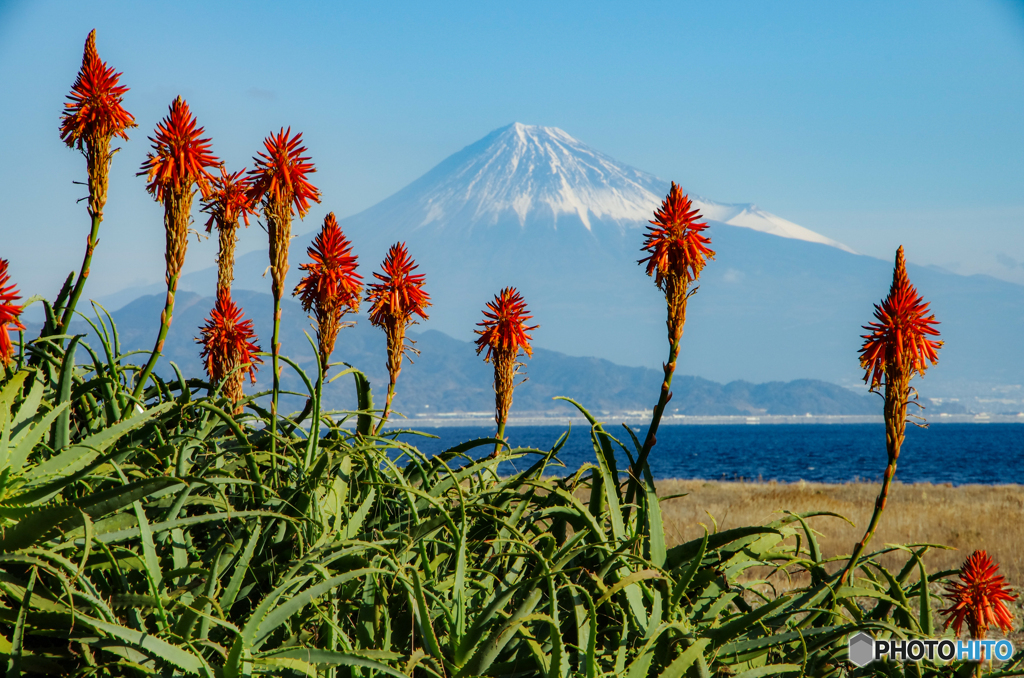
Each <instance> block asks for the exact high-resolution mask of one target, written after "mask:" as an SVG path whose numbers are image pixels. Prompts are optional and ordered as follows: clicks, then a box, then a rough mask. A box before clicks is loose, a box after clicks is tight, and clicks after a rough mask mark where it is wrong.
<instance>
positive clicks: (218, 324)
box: [196, 290, 263, 402]
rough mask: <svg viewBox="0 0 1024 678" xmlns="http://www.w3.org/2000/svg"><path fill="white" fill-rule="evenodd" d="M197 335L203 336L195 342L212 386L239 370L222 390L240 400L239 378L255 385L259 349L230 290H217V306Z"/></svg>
mask: <svg viewBox="0 0 1024 678" xmlns="http://www.w3.org/2000/svg"><path fill="white" fill-rule="evenodd" d="M200 333H201V334H202V337H201V338H199V339H196V342H197V343H200V344H202V346H203V352H202V359H203V361H204V362H205V363H206V373H207V374H208V375H209V376H210V383H211V384H216V383H219V382H220V381H221V380H222V379H224V378H225V377H226V376H227V375H228V374H230V373H231V371H232V370H234V369H235V368H236V367H240V368H241V369H239V370H238V371H237V372H235V373H234V374H233V375H232V376H231V377H229V381H228V383H227V384H225V387H224V395H226V396H227V397H228V398H230V399H231V401H232V402H238V400H239V399H240V398H241V397H242V377H243V376H244V375H245V374H248V375H249V379H250V380H251V381H252V383H254V384H255V383H256V365H257V364H261V363H262V362H263V360H262V359H261V358H260V357H259V356H257V355H256V353H258V352H259V350H260V347H259V346H257V345H256V334H255V332H254V331H253V327H252V320H245V319H244V316H243V314H242V309H240V308H239V307H238V306H237V305H236V304H235V302H234V301H233V300H232V299H231V292H230V291H227V290H218V291H217V303H216V305H215V306H214V307H213V309H212V310H211V311H210V317H209V318H208V319H207V320H206V324H205V325H204V326H203V327H202V328H200Z"/></svg>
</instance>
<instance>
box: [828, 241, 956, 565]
mask: <svg viewBox="0 0 1024 678" xmlns="http://www.w3.org/2000/svg"><path fill="white" fill-rule="evenodd" d="M927 312H928V304H927V303H926V302H925V301H924V300H923V299H922V298H921V296H920V295H919V294H918V293H917V289H916V288H915V287H914V286H913V285H911V284H910V278H909V277H908V276H907V266H906V260H905V258H904V255H903V247H900V248H899V249H898V250H897V251H896V264H895V267H894V269H893V277H892V285H891V287H890V288H889V295H888V296H887V297H886V298H885V299H883V300H882V303H881V304H880V305H879V304H875V321H874V322H871V323H869V324H868V325H865V326H864V329H866V330H868V332H869V333H870V334H867V335H864V336H863V337H862V338H863V339H864V345H863V346H862V347H861V349H860V354H861V356H860V365H861V368H863V369H864V370H865V373H864V381H865V382H868V383H870V385H871V390H872V391H873V392H876V393H877V392H878V389H879V388H881V387H882V386H883V385H884V387H885V391H884V396H883V397H884V399H885V405H884V409H883V414H884V417H885V448H886V454H887V456H888V464H887V465H886V467H885V474H884V475H883V476H882V487H881V489H880V490H879V493H878V498H877V499H876V500H875V508H874V511H873V512H872V514H871V520H870V521H869V522H868V527H867V529H866V530H865V532H864V536H863V537H862V538H861V540H860V541H859V542H858V543H857V544H856V546H854V549H853V553H852V554H851V555H850V559H849V561H848V562H847V564H846V568H845V569H844V571H843V574H842V576H841V577H840V580H841V581H842V582H846V581H848V580H849V578H850V577H851V576H852V574H853V572H854V571H856V569H857V563H858V560H859V559H860V556H861V554H862V553H863V552H864V549H866V548H867V545H868V543H869V542H870V541H871V539H872V537H874V534H875V530H876V529H877V527H878V523H879V520H880V519H881V517H882V512H883V511H884V510H885V505H886V500H887V499H888V497H889V489H890V486H891V485H892V481H893V478H894V477H895V475H896V464H897V462H898V461H899V456H900V450H901V448H902V447H903V440H904V438H905V437H906V429H907V405H908V404H909V403H910V401H911V394H912V389H911V386H910V380H911V379H912V378H913V376H914V374H918V375H920V376H922V377H923V376H924V373H925V370H927V369H928V365H929V363H931V364H933V365H934V364H936V363H937V362H938V361H939V358H938V350H939V348H941V347H942V342H941V341H936V340H934V339H932V338H930V337H937V336H938V335H939V332H938V330H936V329H935V327H934V326H935V325H937V324H938V321H937V320H935V316H934V315H928V316H926V315H925V314H926V313H927Z"/></svg>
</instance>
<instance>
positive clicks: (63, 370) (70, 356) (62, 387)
mask: <svg viewBox="0 0 1024 678" xmlns="http://www.w3.org/2000/svg"><path fill="white" fill-rule="evenodd" d="M83 336H85V335H82V334H76V335H75V336H74V337H72V338H71V341H70V342H68V347H67V350H65V352H64V360H63V361H62V362H61V366H60V377H59V378H58V380H57V404H58V405H67V404H69V401H70V399H71V383H72V378H73V377H74V375H75V349H76V348H77V347H78V342H79V341H81V339H82V337H83ZM70 425H71V410H70V408H68V407H65V408H64V409H63V410H62V411H61V413H60V416H59V417H58V419H57V421H56V422H55V423H54V425H53V426H54V428H53V444H52V445H51V446H50V447H52V448H53V449H54V450H62V449H64V448H65V447H67V445H68V442H69V440H70V438H71V429H70Z"/></svg>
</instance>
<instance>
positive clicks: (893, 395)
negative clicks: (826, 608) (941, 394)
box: [839, 370, 910, 584]
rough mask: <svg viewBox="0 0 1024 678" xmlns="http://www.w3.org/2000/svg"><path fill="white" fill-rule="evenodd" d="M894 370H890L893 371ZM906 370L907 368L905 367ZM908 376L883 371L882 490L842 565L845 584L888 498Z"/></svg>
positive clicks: (901, 433)
mask: <svg viewBox="0 0 1024 678" xmlns="http://www.w3.org/2000/svg"><path fill="white" fill-rule="evenodd" d="M895 371H896V370H893V372H895ZM908 371H909V370H908ZM909 383H910V376H909V374H907V375H905V376H904V375H900V374H892V373H889V371H888V370H887V374H886V384H885V447H886V452H887V453H888V455H889V463H888V465H886V467H885V475H884V476H883V478H882V489H881V490H880V491H879V493H878V499H876V500H875V509H874V511H873V512H872V513H871V521H870V522H869V523H868V528H867V530H865V532H864V536H863V537H862V538H861V540H860V541H859V542H857V545H856V546H855V547H854V549H853V553H852V554H851V555H850V560H849V561H848V562H847V563H846V568H845V569H844V570H843V574H842V576H841V577H840V579H839V581H840V583H843V584H845V583H847V582H848V581H849V580H850V579H851V578H852V576H853V573H854V572H855V571H856V569H857V563H858V561H859V560H860V557H861V554H863V553H864V549H866V548H867V546H868V543H869V542H870V541H871V538H872V537H874V536H875V529H876V528H877V527H878V522H879V520H880V519H881V517H882V511H884V510H885V503H886V500H887V499H888V498H889V487H890V486H891V485H892V479H893V477H895V475H896V462H897V461H899V458H900V448H901V447H903V439H904V437H905V436H906V432H907V400H908V399H909V396H910V389H909Z"/></svg>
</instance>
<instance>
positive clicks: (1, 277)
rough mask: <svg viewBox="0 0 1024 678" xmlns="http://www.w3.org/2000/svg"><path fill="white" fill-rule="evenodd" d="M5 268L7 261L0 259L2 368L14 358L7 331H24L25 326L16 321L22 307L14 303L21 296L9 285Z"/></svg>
mask: <svg viewBox="0 0 1024 678" xmlns="http://www.w3.org/2000/svg"><path fill="white" fill-rule="evenodd" d="M7 266H8V264H7V260H6V259H0V365H4V366H6V365H7V363H8V362H10V360H11V358H12V357H13V356H14V345H13V344H12V343H11V337H10V335H9V334H8V331H9V330H24V329H25V326H24V325H22V324H21V323H20V322H19V321H18V316H20V315H21V310H22V309H23V308H24V306H19V305H18V304H15V303H14V302H16V301H17V300H18V299H21V295H20V294H18V290H17V287H16V286H15V285H14V283H11V276H10V274H9V273H8V272H7ZM8 283H10V284H8Z"/></svg>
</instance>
